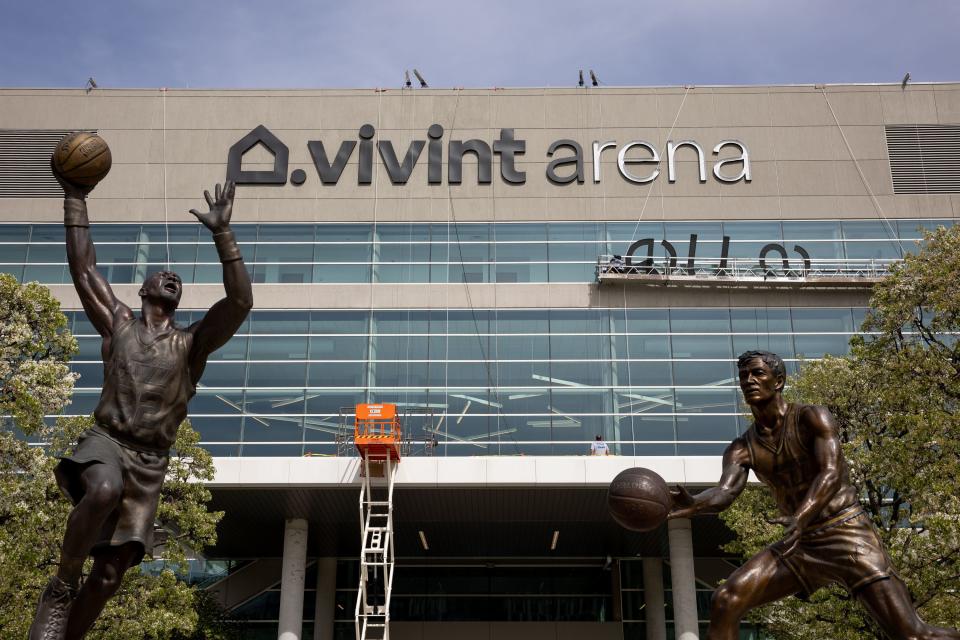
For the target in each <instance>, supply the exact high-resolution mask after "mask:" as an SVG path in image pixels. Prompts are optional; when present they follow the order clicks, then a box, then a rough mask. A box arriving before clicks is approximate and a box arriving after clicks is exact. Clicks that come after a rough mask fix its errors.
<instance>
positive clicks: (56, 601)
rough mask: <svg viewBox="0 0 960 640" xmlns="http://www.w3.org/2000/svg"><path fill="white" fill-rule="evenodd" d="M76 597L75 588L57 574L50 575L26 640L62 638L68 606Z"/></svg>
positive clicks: (68, 612) (65, 627)
mask: <svg viewBox="0 0 960 640" xmlns="http://www.w3.org/2000/svg"><path fill="white" fill-rule="evenodd" d="M76 597H77V591H76V589H73V588H71V587H70V586H69V585H68V584H67V583H66V582H64V581H63V580H61V579H60V578H58V577H57V576H51V577H50V582H48V583H47V588H46V589H44V590H43V594H42V595H41V596H40V603H39V604H38V605H37V615H36V616H35V617H34V618H33V624H32V625H30V635H29V636H28V640H63V638H64V637H65V636H66V633H67V618H69V617H70V606H71V605H72V604H73V599H74V598H76Z"/></svg>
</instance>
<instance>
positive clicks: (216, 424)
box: [190, 417, 243, 455]
mask: <svg viewBox="0 0 960 640" xmlns="http://www.w3.org/2000/svg"><path fill="white" fill-rule="evenodd" d="M190 424H191V425H192V426H193V428H194V429H195V430H196V431H197V433H199V434H200V444H203V443H204V442H240V437H241V430H242V429H243V421H242V420H241V419H240V418H239V417H230V418H206V417H204V418H190ZM234 455H236V454H234Z"/></svg>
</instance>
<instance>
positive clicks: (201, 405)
mask: <svg viewBox="0 0 960 640" xmlns="http://www.w3.org/2000/svg"><path fill="white" fill-rule="evenodd" d="M243 407H244V404H243V391H225V390H223V389H209V388H207V387H206V385H202V386H200V387H199V388H198V389H197V395H195V396H194V397H193V398H192V399H191V400H190V414H191V415H193V414H196V413H216V414H223V415H240V414H242V413H243V410H244V409H243Z"/></svg>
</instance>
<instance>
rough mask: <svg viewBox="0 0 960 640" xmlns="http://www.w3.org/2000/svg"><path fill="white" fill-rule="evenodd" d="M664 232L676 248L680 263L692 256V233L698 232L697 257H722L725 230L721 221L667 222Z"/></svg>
mask: <svg viewBox="0 0 960 640" xmlns="http://www.w3.org/2000/svg"><path fill="white" fill-rule="evenodd" d="M664 233H665V236H666V239H667V240H669V241H670V243H671V244H672V245H673V246H674V248H675V249H676V251H677V260H678V261H679V263H680V264H684V263H685V262H686V259H687V258H688V257H689V256H690V234H697V249H696V254H695V255H696V256H697V257H701V258H711V257H714V258H719V257H720V249H721V245H722V242H721V241H722V240H723V230H722V228H721V225H720V223H719V222H667V223H664Z"/></svg>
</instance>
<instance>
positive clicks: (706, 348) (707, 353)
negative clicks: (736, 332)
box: [671, 335, 733, 360]
mask: <svg viewBox="0 0 960 640" xmlns="http://www.w3.org/2000/svg"><path fill="white" fill-rule="evenodd" d="M671 343H672V346H673V357H674V358H694V359H696V358H725V359H728V360H729V359H731V358H733V349H732V347H731V345H730V337H729V336H696V335H674V336H673V337H672V339H671Z"/></svg>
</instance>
